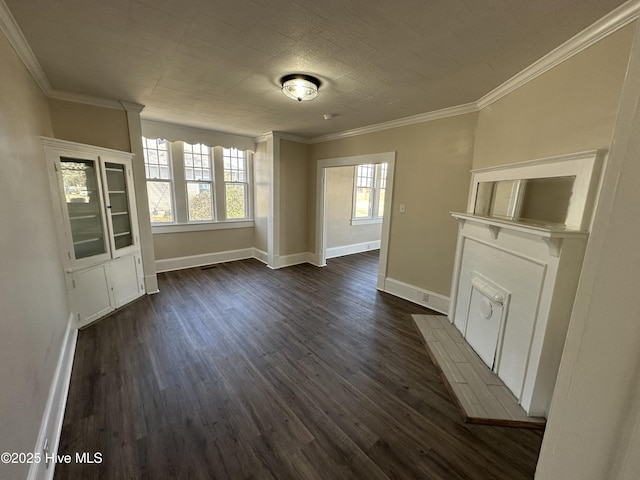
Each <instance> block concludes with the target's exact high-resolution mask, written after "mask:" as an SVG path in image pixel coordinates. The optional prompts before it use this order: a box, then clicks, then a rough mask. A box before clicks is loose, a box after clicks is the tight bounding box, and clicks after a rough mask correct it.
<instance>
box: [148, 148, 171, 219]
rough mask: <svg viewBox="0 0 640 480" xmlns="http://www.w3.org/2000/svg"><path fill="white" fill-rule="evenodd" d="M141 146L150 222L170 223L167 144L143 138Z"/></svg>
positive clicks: (169, 176) (169, 171) (169, 166)
mask: <svg viewBox="0 0 640 480" xmlns="http://www.w3.org/2000/svg"><path fill="white" fill-rule="evenodd" d="M142 146H143V151H144V169H145V174H146V177H147V193H148V195H149V215H150V216H151V222H152V223H171V222H173V221H174V218H173V199H172V197H171V193H172V192H171V162H170V160H171V158H170V154H169V142H167V141H166V140H163V139H160V138H158V139H153V138H144V137H143V138H142Z"/></svg>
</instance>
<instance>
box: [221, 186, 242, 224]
mask: <svg viewBox="0 0 640 480" xmlns="http://www.w3.org/2000/svg"><path fill="white" fill-rule="evenodd" d="M225 204H226V207H227V212H226V215H227V218H228V219H239V218H246V216H247V210H246V185H243V184H237V183H231V184H227V185H225Z"/></svg>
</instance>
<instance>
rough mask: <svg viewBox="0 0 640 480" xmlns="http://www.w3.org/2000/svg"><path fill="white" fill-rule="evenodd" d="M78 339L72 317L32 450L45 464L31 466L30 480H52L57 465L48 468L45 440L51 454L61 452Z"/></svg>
mask: <svg viewBox="0 0 640 480" xmlns="http://www.w3.org/2000/svg"><path fill="white" fill-rule="evenodd" d="M77 339H78V329H77V328H75V316H74V315H73V314H71V315H70V316H69V319H68V321H67V328H66V330H65V334H64V340H63V342H62V348H61V349H60V356H59V357H58V364H57V366H56V372H55V374H54V376H53V381H52V382H51V388H50V389H49V397H48V398H47V405H46V407H45V410H44V415H43V417H42V423H41V424H40V432H39V433H38V440H37V442H36V445H35V447H34V449H33V452H34V453H40V455H41V456H42V461H41V462H39V463H32V464H31V468H29V475H28V476H27V479H28V480H51V479H53V472H54V469H55V465H54V464H49V466H47V464H46V462H45V461H44V453H43V447H44V443H45V440H46V439H48V442H49V444H48V446H49V448H48V449H49V453H50V454H56V453H57V452H58V445H59V444H60V434H61V433H62V421H63V420H64V411H65V407H66V405H67V395H68V393H69V383H70V381H71V369H72V367H73V358H74V355H75V353H76V341H77Z"/></svg>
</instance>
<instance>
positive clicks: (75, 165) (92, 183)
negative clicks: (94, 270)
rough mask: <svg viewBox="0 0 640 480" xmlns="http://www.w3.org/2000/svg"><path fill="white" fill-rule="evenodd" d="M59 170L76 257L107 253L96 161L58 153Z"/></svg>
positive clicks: (81, 257) (77, 258) (78, 258)
mask: <svg viewBox="0 0 640 480" xmlns="http://www.w3.org/2000/svg"><path fill="white" fill-rule="evenodd" d="M60 170H61V175H62V183H63V188H64V198H65V203H66V206H67V213H68V215H69V224H70V228H71V237H72V241H73V250H74V255H75V258H76V260H80V259H83V258H88V257H94V256H96V255H101V254H105V253H108V251H107V244H106V241H105V225H104V222H103V217H102V211H101V202H100V189H99V184H98V181H99V180H98V175H99V173H98V162H97V161H96V160H81V159H76V158H66V157H61V158H60Z"/></svg>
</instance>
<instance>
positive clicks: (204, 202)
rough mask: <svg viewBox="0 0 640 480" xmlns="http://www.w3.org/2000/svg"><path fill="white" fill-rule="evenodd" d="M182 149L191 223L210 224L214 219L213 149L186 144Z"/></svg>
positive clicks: (200, 145)
mask: <svg viewBox="0 0 640 480" xmlns="http://www.w3.org/2000/svg"><path fill="white" fill-rule="evenodd" d="M182 147H183V158H184V178H185V181H186V187H187V212H188V214H189V221H190V222H206V221H209V222H210V221H212V220H213V219H214V214H213V212H214V209H213V172H212V162H211V148H209V147H207V146H206V145H202V144H201V143H197V144H195V145H190V144H188V143H184V142H183V144H182Z"/></svg>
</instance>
